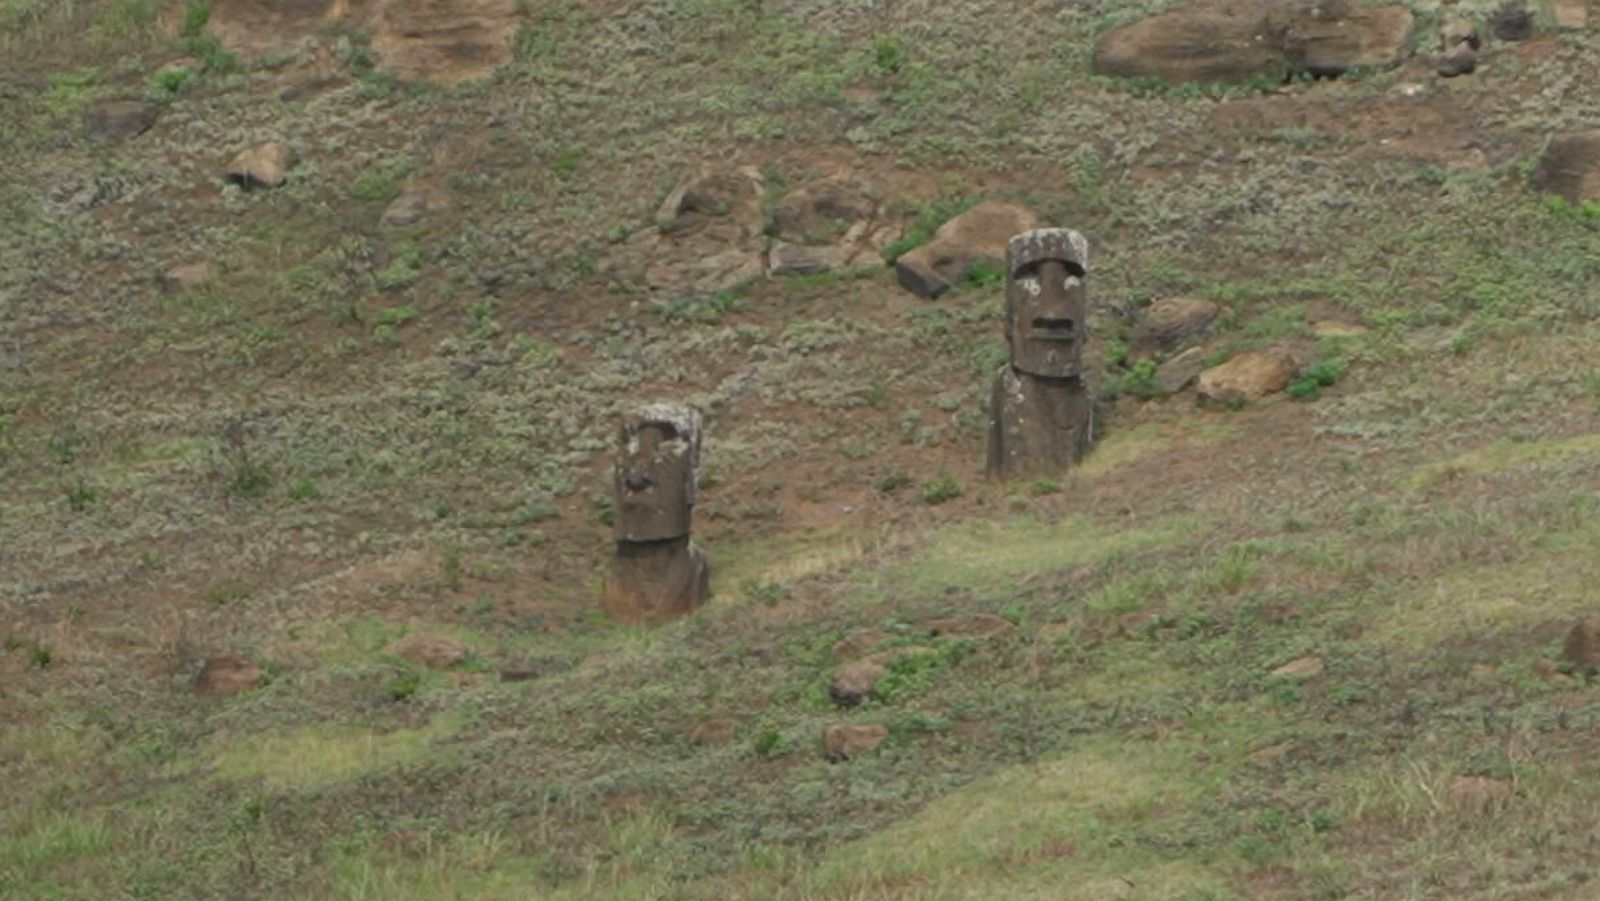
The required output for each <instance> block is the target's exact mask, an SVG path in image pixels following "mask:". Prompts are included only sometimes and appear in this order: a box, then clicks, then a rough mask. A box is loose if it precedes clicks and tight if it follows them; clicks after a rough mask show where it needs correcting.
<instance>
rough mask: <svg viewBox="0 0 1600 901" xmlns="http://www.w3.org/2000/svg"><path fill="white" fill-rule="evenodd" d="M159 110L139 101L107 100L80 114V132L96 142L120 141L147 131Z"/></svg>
mask: <svg viewBox="0 0 1600 901" xmlns="http://www.w3.org/2000/svg"><path fill="white" fill-rule="evenodd" d="M160 112H161V110H160V107H158V106H156V105H155V104H154V103H145V102H144V101H142V100H107V101H104V102H101V103H96V104H94V105H92V106H90V107H89V108H88V109H87V110H84V113H83V129H84V131H85V132H86V133H87V134H88V135H89V137H91V138H93V139H94V140H96V141H120V140H124V139H127V138H132V137H137V136H138V135H142V134H144V133H145V132H147V131H149V130H150V126H152V125H154V124H156V117H157V116H158V115H160Z"/></svg>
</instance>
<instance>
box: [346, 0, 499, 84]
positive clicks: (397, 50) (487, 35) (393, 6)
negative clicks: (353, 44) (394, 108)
mask: <svg viewBox="0 0 1600 901" xmlns="http://www.w3.org/2000/svg"><path fill="white" fill-rule="evenodd" d="M519 21H520V19H519V16H518V14H517V4H516V2H515V0H421V2H418V0H387V2H380V3H379V4H378V5H377V12H376V14H375V15H374V16H373V17H372V18H371V20H370V24H369V26H368V27H369V28H370V30H371V33H372V49H373V51H374V52H376V53H377V54H378V62H379V64H380V65H381V66H383V68H385V69H388V70H389V71H391V72H393V73H394V74H396V75H398V76H400V77H401V78H415V79H425V80H428V81H437V82H440V83H442V84H457V83H459V82H462V81H466V80H468V79H471V78H482V77H483V76H485V75H488V74H489V73H491V72H493V71H494V70H496V69H498V68H500V67H501V66H503V65H505V64H506V63H508V62H510V61H511V39H512V36H513V35H514V34H515V33H516V30H517V25H518V22H519Z"/></svg>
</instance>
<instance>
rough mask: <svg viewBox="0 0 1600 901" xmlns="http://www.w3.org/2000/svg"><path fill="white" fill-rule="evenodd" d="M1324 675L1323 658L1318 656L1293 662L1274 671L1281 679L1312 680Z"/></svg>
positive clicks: (1273, 673)
mask: <svg viewBox="0 0 1600 901" xmlns="http://www.w3.org/2000/svg"><path fill="white" fill-rule="evenodd" d="M1321 674H1322V658H1321V657H1318V656H1316V655H1312V656H1310V657H1301V658H1299V659H1298V660H1291V661H1289V662H1288V663H1285V664H1284V665H1283V666H1280V667H1278V668H1277V669H1275V670H1273V671H1272V675H1274V676H1276V677H1278V678H1279V679H1310V678H1312V677H1314V676H1320V675H1321Z"/></svg>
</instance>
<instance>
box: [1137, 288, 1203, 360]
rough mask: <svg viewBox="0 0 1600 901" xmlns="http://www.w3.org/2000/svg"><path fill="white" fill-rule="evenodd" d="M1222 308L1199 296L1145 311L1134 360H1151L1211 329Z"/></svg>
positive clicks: (1163, 302) (1174, 299) (1172, 299)
mask: <svg viewBox="0 0 1600 901" xmlns="http://www.w3.org/2000/svg"><path fill="white" fill-rule="evenodd" d="M1221 313H1222V307H1220V306H1218V305H1217V304H1216V303H1215V302H1213V301H1209V300H1204V299H1202V298H1198V297H1169V298H1166V299H1164V300H1158V301H1156V302H1155V303H1153V304H1151V305H1150V307H1149V309H1147V310H1145V312H1144V316H1143V317H1141V318H1140V320H1139V325H1138V327H1137V328H1135V329H1134V330H1133V348H1132V357H1133V359H1134V360H1135V361H1138V360H1147V359H1149V358H1151V357H1153V356H1155V355H1157V354H1160V353H1164V352H1166V351H1168V350H1171V349H1172V348H1174V347H1177V346H1178V345H1179V344H1181V343H1182V342H1183V341H1184V339H1186V338H1189V337H1191V336H1193V335H1198V334H1200V333H1201V332H1204V331H1205V330H1206V329H1208V328H1210V327H1211V323H1213V322H1215V321H1216V320H1217V316H1219V315H1221Z"/></svg>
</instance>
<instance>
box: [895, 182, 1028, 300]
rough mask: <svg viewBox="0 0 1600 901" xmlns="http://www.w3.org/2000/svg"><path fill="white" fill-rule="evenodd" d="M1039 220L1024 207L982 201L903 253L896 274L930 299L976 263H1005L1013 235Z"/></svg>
mask: <svg viewBox="0 0 1600 901" xmlns="http://www.w3.org/2000/svg"><path fill="white" fill-rule="evenodd" d="M1038 222H1039V219H1038V217H1037V216H1035V215H1034V213H1033V211H1032V210H1030V209H1028V208H1027V207H1023V206H1018V205H1016V204H1013V203H997V202H993V201H991V202H988V203H980V204H978V205H977V206H975V207H973V208H972V209H970V210H967V211H966V212H965V213H962V214H961V215H959V216H957V217H955V218H954V219H951V220H950V221H949V222H946V223H945V224H944V225H942V226H940V227H939V230H938V231H937V232H935V233H934V235H933V240H931V241H929V242H928V243H927V244H924V245H922V246H921V247H918V248H915V249H913V250H909V251H907V252H906V253H903V254H901V255H900V258H899V259H897V260H896V261H895V276H896V277H897V278H898V279H899V281H900V286H901V287H903V288H905V289H906V290H907V291H910V292H911V293H913V294H915V295H917V296H918V297H923V298H927V299H929V300H932V299H933V298H936V297H938V296H939V295H941V294H943V293H945V292H946V291H948V290H950V288H951V287H952V286H954V285H956V284H958V283H959V282H961V281H962V280H963V279H965V278H966V277H967V275H968V273H970V272H971V271H972V267H973V265H974V264H977V263H986V264H988V265H991V266H994V267H996V268H1003V267H1004V266H1005V259H1006V245H1007V244H1008V243H1010V241H1011V238H1012V236H1014V235H1017V234H1020V233H1022V232H1025V231H1027V230H1028V229H1031V228H1033V227H1034V226H1035V225H1037V224H1038Z"/></svg>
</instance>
